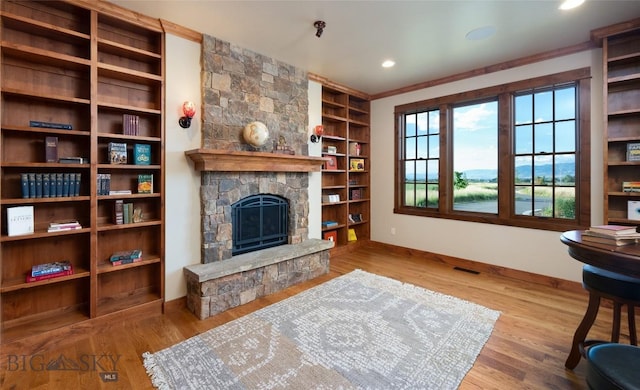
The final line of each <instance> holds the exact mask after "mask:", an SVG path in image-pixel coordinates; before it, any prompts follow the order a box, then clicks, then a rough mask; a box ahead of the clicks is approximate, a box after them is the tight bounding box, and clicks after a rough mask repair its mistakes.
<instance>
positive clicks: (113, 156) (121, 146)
mask: <svg viewBox="0 0 640 390" xmlns="http://www.w3.org/2000/svg"><path fill="white" fill-rule="evenodd" d="M107 149H108V150H107V151H108V153H109V163H110V164H126V163H127V144H126V143H124V142H109V145H108V148H107Z"/></svg>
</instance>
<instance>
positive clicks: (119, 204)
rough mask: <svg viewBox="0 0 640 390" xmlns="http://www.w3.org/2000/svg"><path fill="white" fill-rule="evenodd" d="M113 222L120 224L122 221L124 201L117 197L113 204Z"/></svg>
mask: <svg viewBox="0 0 640 390" xmlns="http://www.w3.org/2000/svg"><path fill="white" fill-rule="evenodd" d="M113 223H115V224H116V225H122V224H123V223H124V201H123V200H122V199H118V200H116V201H115V202H114V204H113Z"/></svg>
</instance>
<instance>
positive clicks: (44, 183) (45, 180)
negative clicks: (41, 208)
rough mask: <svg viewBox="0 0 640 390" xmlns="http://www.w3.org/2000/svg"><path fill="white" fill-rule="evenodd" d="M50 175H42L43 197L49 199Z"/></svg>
mask: <svg viewBox="0 0 640 390" xmlns="http://www.w3.org/2000/svg"><path fill="white" fill-rule="evenodd" d="M50 180H51V178H50V175H49V174H48V173H43V174H42V197H43V198H48V197H50V196H51V190H50V188H51V185H50Z"/></svg>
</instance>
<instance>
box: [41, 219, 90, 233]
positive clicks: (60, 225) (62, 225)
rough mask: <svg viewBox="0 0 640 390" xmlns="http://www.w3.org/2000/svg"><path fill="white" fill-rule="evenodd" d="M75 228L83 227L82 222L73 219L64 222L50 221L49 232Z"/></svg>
mask: <svg viewBox="0 0 640 390" xmlns="http://www.w3.org/2000/svg"><path fill="white" fill-rule="evenodd" d="M73 229H82V225H80V222H78V221H75V220H72V221H62V222H50V223H49V228H48V229H47V231H48V232H54V231H60V230H73Z"/></svg>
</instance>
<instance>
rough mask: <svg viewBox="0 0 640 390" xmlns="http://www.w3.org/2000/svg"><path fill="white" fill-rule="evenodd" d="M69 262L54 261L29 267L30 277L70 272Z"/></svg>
mask: <svg viewBox="0 0 640 390" xmlns="http://www.w3.org/2000/svg"><path fill="white" fill-rule="evenodd" d="M72 269H73V267H72V266H71V262H70V261H68V260H64V261H54V262H51V263H45V264H38V265H34V266H33V267H31V276H32V277H36V276H43V275H50V274H55V273H57V272H62V271H69V270H72Z"/></svg>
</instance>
